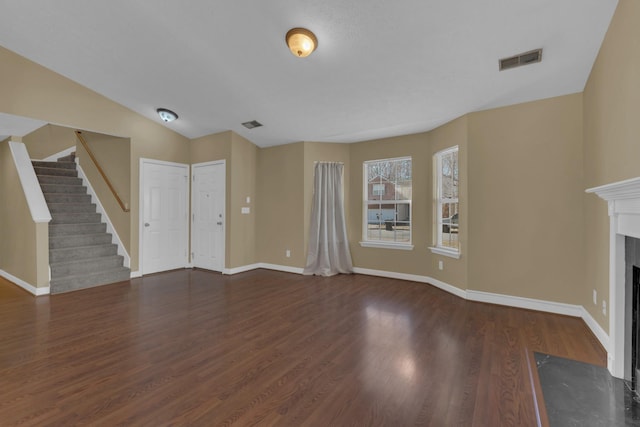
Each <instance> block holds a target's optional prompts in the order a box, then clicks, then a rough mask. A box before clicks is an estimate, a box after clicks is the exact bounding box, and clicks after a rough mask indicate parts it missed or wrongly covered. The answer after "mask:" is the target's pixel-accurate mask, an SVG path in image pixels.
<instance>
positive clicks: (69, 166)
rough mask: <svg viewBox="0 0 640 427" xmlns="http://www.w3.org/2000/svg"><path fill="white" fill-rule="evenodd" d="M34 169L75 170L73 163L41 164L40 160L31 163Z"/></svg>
mask: <svg viewBox="0 0 640 427" xmlns="http://www.w3.org/2000/svg"><path fill="white" fill-rule="evenodd" d="M31 164H33V166H34V167H42V168H55V169H73V170H75V169H76V163H75V162H43V161H40V160H35V161H33V162H31Z"/></svg>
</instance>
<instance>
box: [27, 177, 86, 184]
mask: <svg viewBox="0 0 640 427" xmlns="http://www.w3.org/2000/svg"><path fill="white" fill-rule="evenodd" d="M37 177H38V182H40V184H41V185H42V184H59V185H77V186H82V178H77V177H74V176H63V175H37Z"/></svg>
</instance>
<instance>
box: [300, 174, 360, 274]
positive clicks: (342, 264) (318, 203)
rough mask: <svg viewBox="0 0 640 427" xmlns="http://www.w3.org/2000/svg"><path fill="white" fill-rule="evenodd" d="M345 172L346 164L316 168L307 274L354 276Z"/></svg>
mask: <svg viewBox="0 0 640 427" xmlns="http://www.w3.org/2000/svg"><path fill="white" fill-rule="evenodd" d="M343 170H344V165H343V164H342V163H336V162H317V163H316V165H315V176H314V186H313V203H312V205H311V224H310V230H309V251H308V254H307V266H306V267H305V268H304V274H316V275H319V276H333V275H334V274H338V273H352V272H353V263H352V262H351V253H350V252H349V241H348V239H347V226H346V222H345V219H344V200H343V196H342V174H343Z"/></svg>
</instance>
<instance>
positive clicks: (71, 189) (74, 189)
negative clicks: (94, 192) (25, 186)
mask: <svg viewBox="0 0 640 427" xmlns="http://www.w3.org/2000/svg"><path fill="white" fill-rule="evenodd" d="M40 187H41V188H42V192H43V193H44V194H48V193H58V194H60V193H65V194H68V193H75V194H87V187H85V186H83V185H62V184H43V183H40Z"/></svg>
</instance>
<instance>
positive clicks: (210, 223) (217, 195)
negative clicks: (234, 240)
mask: <svg viewBox="0 0 640 427" xmlns="http://www.w3.org/2000/svg"><path fill="white" fill-rule="evenodd" d="M192 174H193V178H192V179H193V186H192V187H191V188H192V191H191V212H192V215H193V218H192V227H191V248H192V249H191V252H192V253H191V262H192V263H193V266H194V267H200V268H206V269H208V270H215V271H220V272H222V270H223V269H224V257H225V252H224V240H225V162H224V161H219V162H209V163H200V164H196V165H193V166H192Z"/></svg>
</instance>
